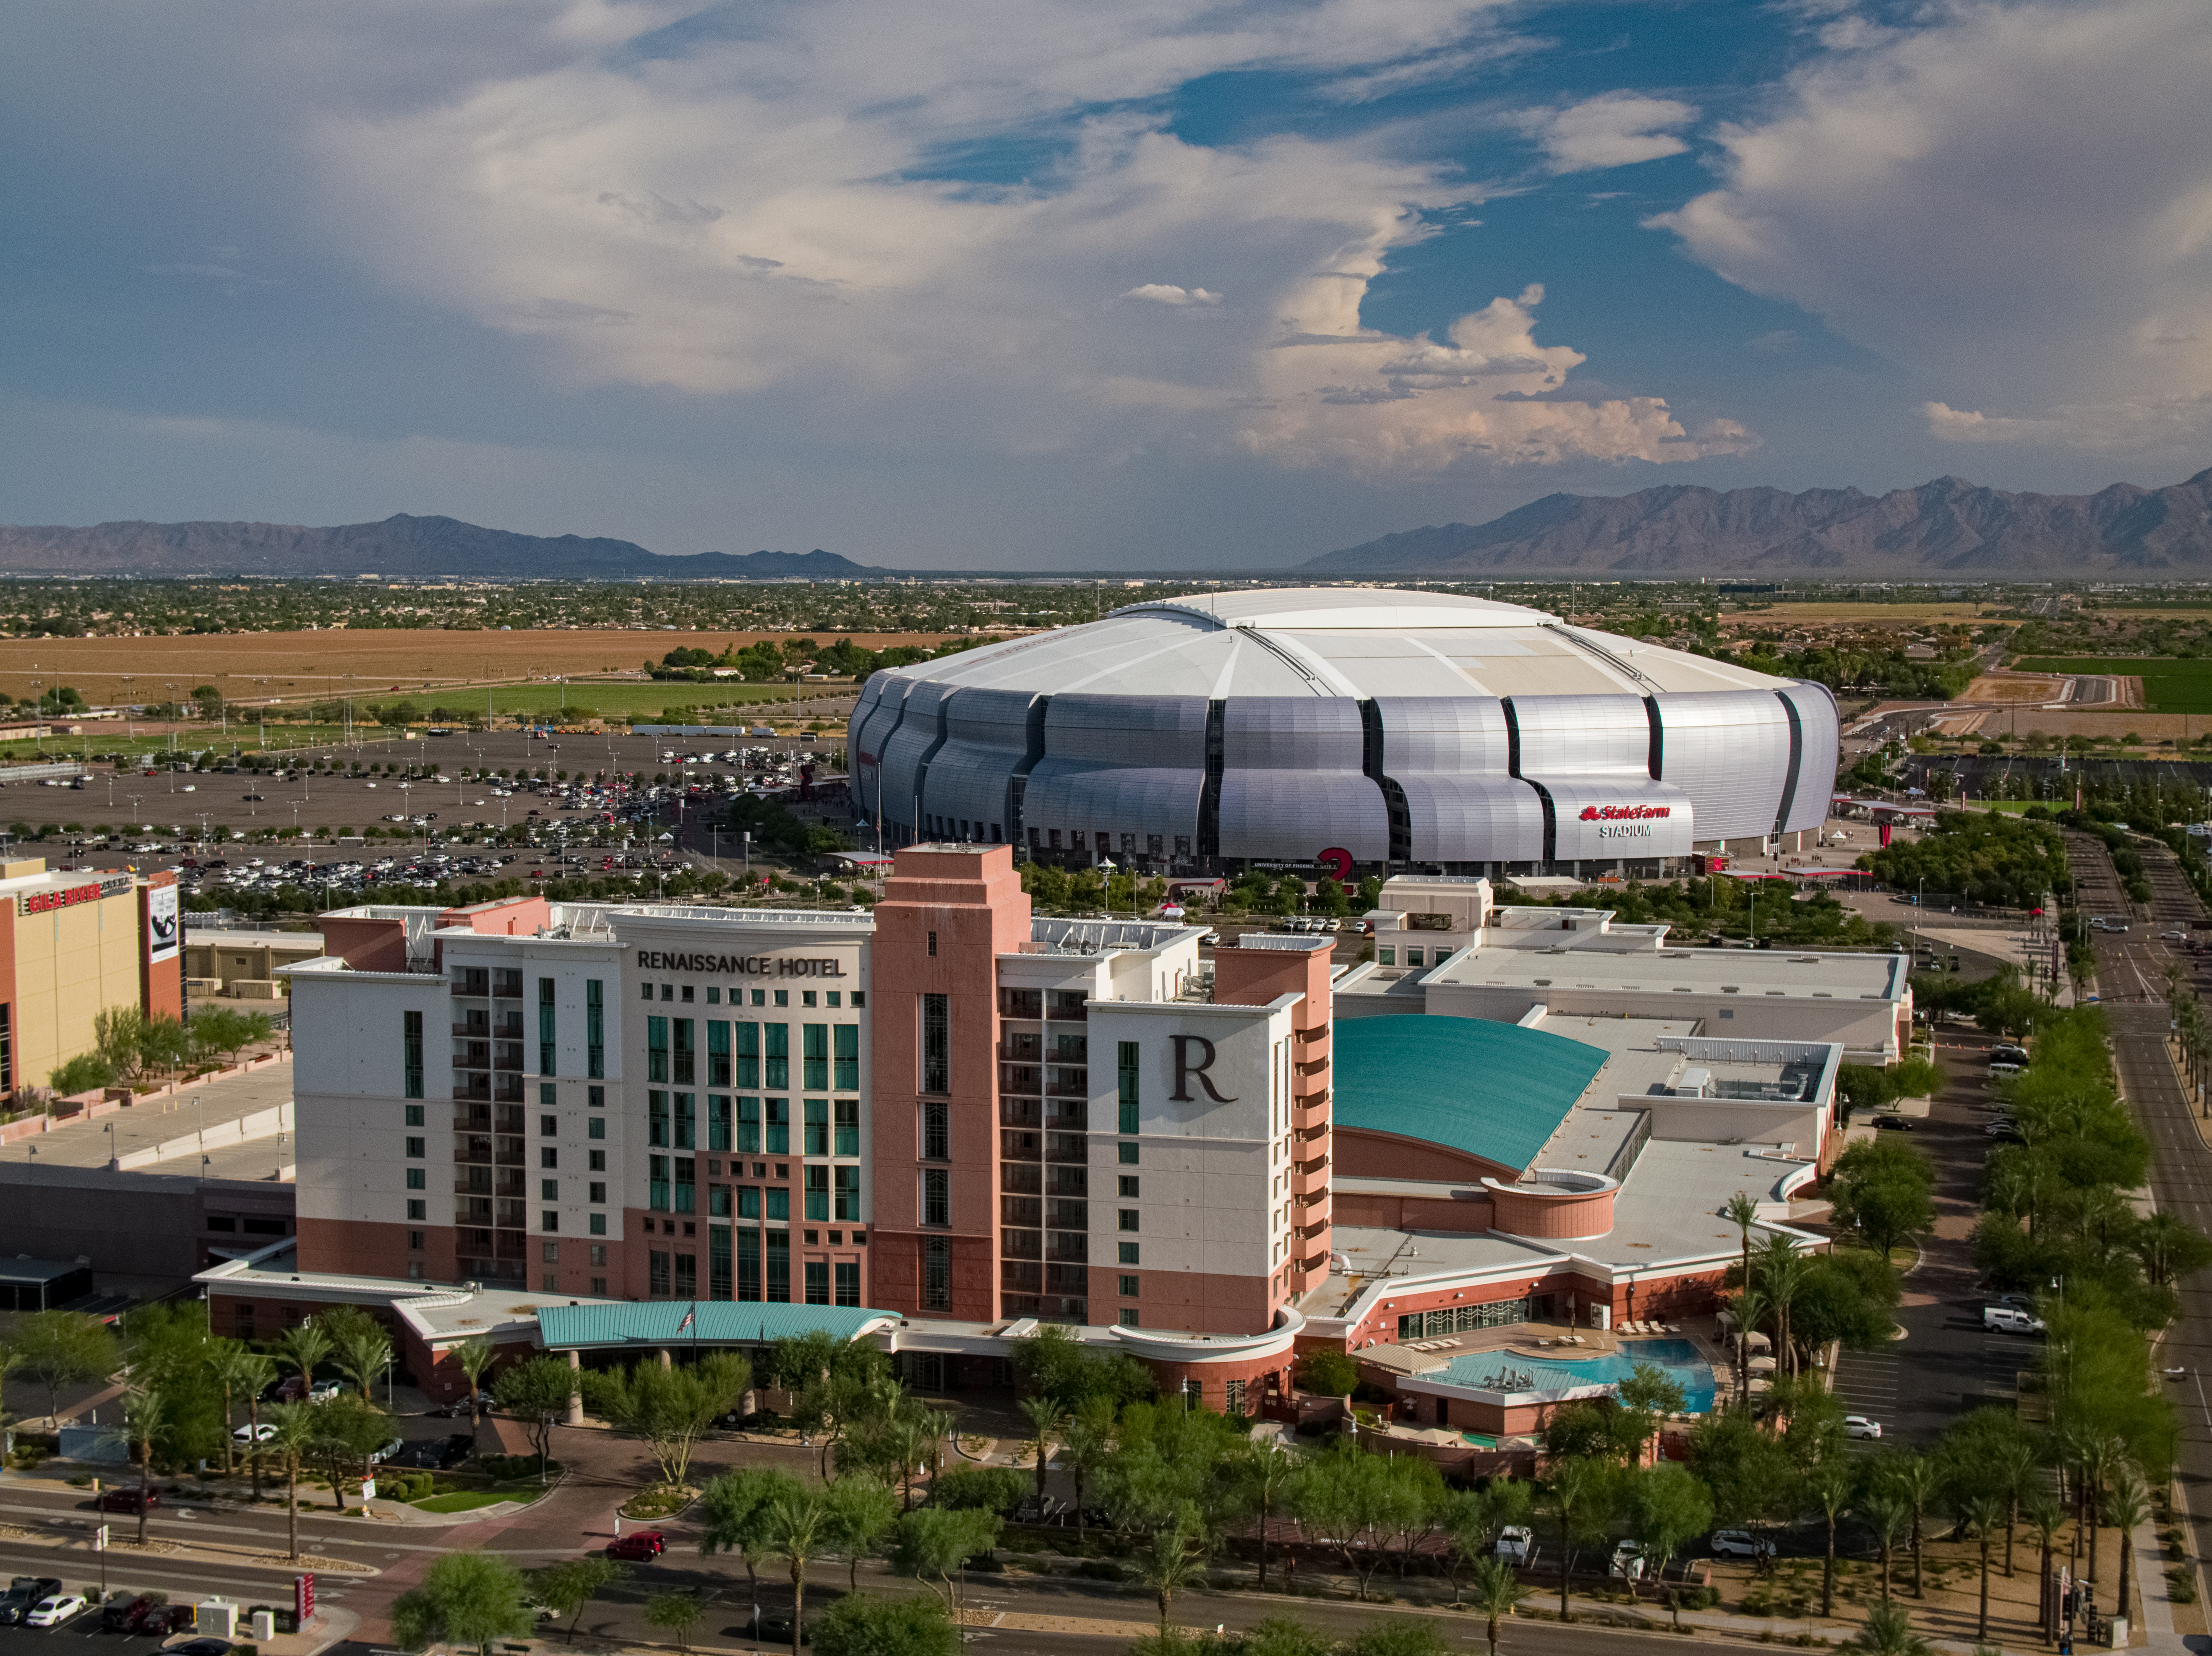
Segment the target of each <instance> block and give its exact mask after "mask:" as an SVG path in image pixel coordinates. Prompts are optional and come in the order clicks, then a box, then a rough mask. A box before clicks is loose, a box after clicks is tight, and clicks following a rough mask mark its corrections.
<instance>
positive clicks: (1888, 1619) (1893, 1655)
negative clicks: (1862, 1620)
mask: <svg viewBox="0 0 2212 1656" xmlns="http://www.w3.org/2000/svg"><path fill="white" fill-rule="evenodd" d="M1843 1647H1844V1649H1845V1650H1849V1651H1855V1652H1857V1653H1858V1656H1932V1651H1931V1647H1930V1646H1929V1643H1928V1641H1926V1640H1925V1639H1923V1638H1922V1637H1921V1636H1920V1635H1918V1634H1917V1633H1915V1632H1914V1631H1913V1630H1912V1617H1911V1615H1909V1614H1908V1613H1907V1612H1906V1611H1905V1606H1904V1605H1902V1604H1876V1605H1875V1607H1874V1608H1873V1609H1872V1610H1870V1611H1868V1612H1867V1618H1866V1625H1865V1626H1864V1627H1863V1628H1861V1629H1859V1631H1858V1634H1857V1636H1856V1637H1854V1638H1850V1639H1846V1640H1845V1641H1844V1645H1843Z"/></svg>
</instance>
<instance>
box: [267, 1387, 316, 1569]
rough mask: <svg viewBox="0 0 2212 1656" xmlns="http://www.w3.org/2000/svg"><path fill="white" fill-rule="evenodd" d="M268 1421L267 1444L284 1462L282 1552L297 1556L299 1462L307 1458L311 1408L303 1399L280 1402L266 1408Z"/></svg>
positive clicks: (311, 1430)
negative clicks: (284, 1549) (270, 1432)
mask: <svg viewBox="0 0 2212 1656" xmlns="http://www.w3.org/2000/svg"><path fill="white" fill-rule="evenodd" d="M269 1424H270V1426H272V1427H273V1428H275V1432H274V1434H273V1435H271V1436H270V1440H269V1447H270V1448H271V1449H274V1450H275V1451H276V1456H277V1459H280V1460H282V1461H283V1463H284V1521H285V1525H286V1527H287V1531H288V1535H289V1539H288V1541H287V1543H286V1545H287V1547H288V1548H289V1550H288V1552H287V1553H286V1556H288V1557H289V1558H293V1559H297V1558H298V1557H299V1556H300V1463H301V1461H302V1460H304V1459H306V1458H307V1448H308V1446H309V1445H310V1444H312V1443H313V1441H314V1436H315V1416H314V1413H313V1410H312V1408H311V1407H310V1406H309V1405H308V1404H304V1403H280V1404H277V1405H276V1407H275V1408H273V1409H271V1410H270V1411H269Z"/></svg>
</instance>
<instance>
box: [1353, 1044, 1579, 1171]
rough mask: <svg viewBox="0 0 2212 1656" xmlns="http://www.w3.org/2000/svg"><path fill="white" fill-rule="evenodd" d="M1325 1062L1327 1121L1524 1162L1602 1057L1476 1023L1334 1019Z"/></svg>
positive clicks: (1506, 1162) (1516, 1165)
mask: <svg viewBox="0 0 2212 1656" xmlns="http://www.w3.org/2000/svg"><path fill="white" fill-rule="evenodd" d="M1608 1056H1609V1054H1608V1053H1607V1052H1606V1051H1605V1050H1604V1048H1602V1047H1599V1046H1590V1045H1589V1044H1588V1043H1587V1042H1585V1041H1580V1040H1568V1039H1567V1037H1566V1036H1565V1035H1554V1034H1547V1033H1545V1032H1544V1031H1543V1030H1541V1029H1524V1028H1522V1027H1521V1026H1520V1025H1519V1024H1517V1023H1493V1022H1490V1021H1489V1020H1487V1019H1485V1018H1455V1017H1430V1016H1415V1017H1368V1018H1340V1019H1339V1020H1338V1021H1337V1024H1336V1028H1335V1031H1334V1056H1333V1059H1332V1062H1331V1064H1330V1066H1329V1067H1330V1070H1331V1072H1332V1080H1333V1084H1334V1091H1335V1110H1334V1118H1335V1125H1337V1126H1339V1127H1352V1128H1360V1129H1364V1130H1365V1131H1369V1132H1387V1133H1395V1134H1397V1135H1398V1136H1400V1137H1404V1138H1420V1139H1426V1140H1427V1141H1428V1142H1430V1143H1434V1144H1441V1145H1443V1146H1445V1147H1446V1148H1447V1149H1455V1150H1459V1151H1462V1153H1464V1154H1466V1155H1468V1156H1480V1157H1481V1158H1482V1159H1483V1160H1484V1161H1486V1162H1498V1164H1500V1165H1501V1166H1504V1167H1508V1168H1513V1169H1515V1170H1516V1172H1518V1171H1521V1170H1523V1169H1526V1168H1528V1165H1529V1164H1530V1163H1531V1162H1534V1160H1535V1159H1536V1156H1537V1154H1538V1152H1540V1151H1541V1149H1543V1148H1544V1144H1545V1141H1546V1140H1547V1139H1549V1138H1550V1137H1551V1136H1552V1134H1553V1132H1554V1131H1557V1130H1558V1128H1559V1123H1560V1122H1562V1121H1564V1120H1565V1119H1567V1112H1568V1111H1569V1110H1571V1109H1572V1108H1574V1107H1575V1101H1576V1100H1577V1099H1578V1098H1580V1097H1581V1096H1582V1095H1583V1089H1584V1088H1586V1087H1588V1086H1589V1083H1590V1079H1591V1077H1594V1076H1595V1075H1596V1074H1597V1072H1598V1071H1599V1070H1600V1069H1601V1068H1602V1067H1603V1066H1604V1065H1605V1061H1606V1059H1607V1057H1608Z"/></svg>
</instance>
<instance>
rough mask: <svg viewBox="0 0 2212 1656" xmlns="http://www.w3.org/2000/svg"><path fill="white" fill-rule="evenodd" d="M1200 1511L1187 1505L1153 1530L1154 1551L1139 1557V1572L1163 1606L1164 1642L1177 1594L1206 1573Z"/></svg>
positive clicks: (1162, 1641) (1161, 1618) (1161, 1626)
mask: <svg viewBox="0 0 2212 1656" xmlns="http://www.w3.org/2000/svg"><path fill="white" fill-rule="evenodd" d="M1199 1528H1200V1526H1199V1521H1198V1514H1197V1513H1195V1512H1194V1511H1193V1510H1192V1509H1191V1507H1189V1506H1188V1504H1186V1505H1185V1506H1183V1507H1181V1508H1180V1509H1178V1510H1177V1512H1176V1515H1175V1517H1174V1518H1173V1519H1171V1520H1169V1521H1168V1522H1167V1523H1165V1524H1163V1525H1161V1526H1160V1527H1159V1528H1158V1529H1156V1530H1154V1531H1153V1532H1152V1551H1150V1552H1149V1553H1147V1554H1146V1555H1145V1556H1144V1557H1143V1558H1141V1559H1139V1561H1138V1563H1137V1571H1138V1574H1139V1575H1140V1576H1141V1577H1142V1578H1143V1580H1144V1583H1145V1585H1146V1586H1148V1587H1150V1588H1151V1589H1152V1597H1153V1598H1154V1600H1155V1601H1156V1602H1157V1603H1158V1605H1159V1607H1160V1642H1161V1643H1162V1644H1163V1645H1165V1644H1166V1642H1167V1638H1168V1606H1169V1605H1170V1604H1172V1603H1173V1602H1174V1600H1175V1596H1176V1594H1177V1593H1179V1592H1182V1590H1183V1589H1184V1588H1186V1587H1188V1586H1190V1584H1191V1583H1192V1582H1194V1581H1195V1580H1199V1579H1200V1577H1201V1576H1203V1575H1204V1574H1206V1549H1205V1547H1204V1546H1203V1544H1201V1543H1200V1536H1199Z"/></svg>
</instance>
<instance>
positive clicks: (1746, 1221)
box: [1721, 1191, 1759, 1288]
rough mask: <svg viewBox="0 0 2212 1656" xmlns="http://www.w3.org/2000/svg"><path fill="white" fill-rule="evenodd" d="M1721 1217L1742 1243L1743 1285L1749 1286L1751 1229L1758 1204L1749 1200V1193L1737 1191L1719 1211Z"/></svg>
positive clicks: (1755, 1220) (1754, 1222)
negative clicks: (1733, 1228)
mask: <svg viewBox="0 0 2212 1656" xmlns="http://www.w3.org/2000/svg"><path fill="white" fill-rule="evenodd" d="M1721 1216H1722V1217H1723V1219H1726V1220H1727V1221H1728V1222H1729V1223H1730V1224H1732V1225H1734V1226H1735V1228H1736V1234H1737V1235H1738V1236H1739V1237H1740V1238H1741V1239H1742V1242H1743V1285H1744V1286H1745V1287H1746V1288H1749V1287H1750V1286H1751V1228H1752V1227H1753V1225H1755V1224H1757V1223H1758V1222H1759V1204H1758V1203H1756V1202H1754V1201H1753V1200H1752V1199H1751V1195H1750V1192H1747V1191H1738V1192H1735V1194H1734V1195H1732V1196H1730V1197H1729V1199H1728V1205H1727V1206H1726V1207H1724V1208H1723V1209H1722V1210H1721Z"/></svg>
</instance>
